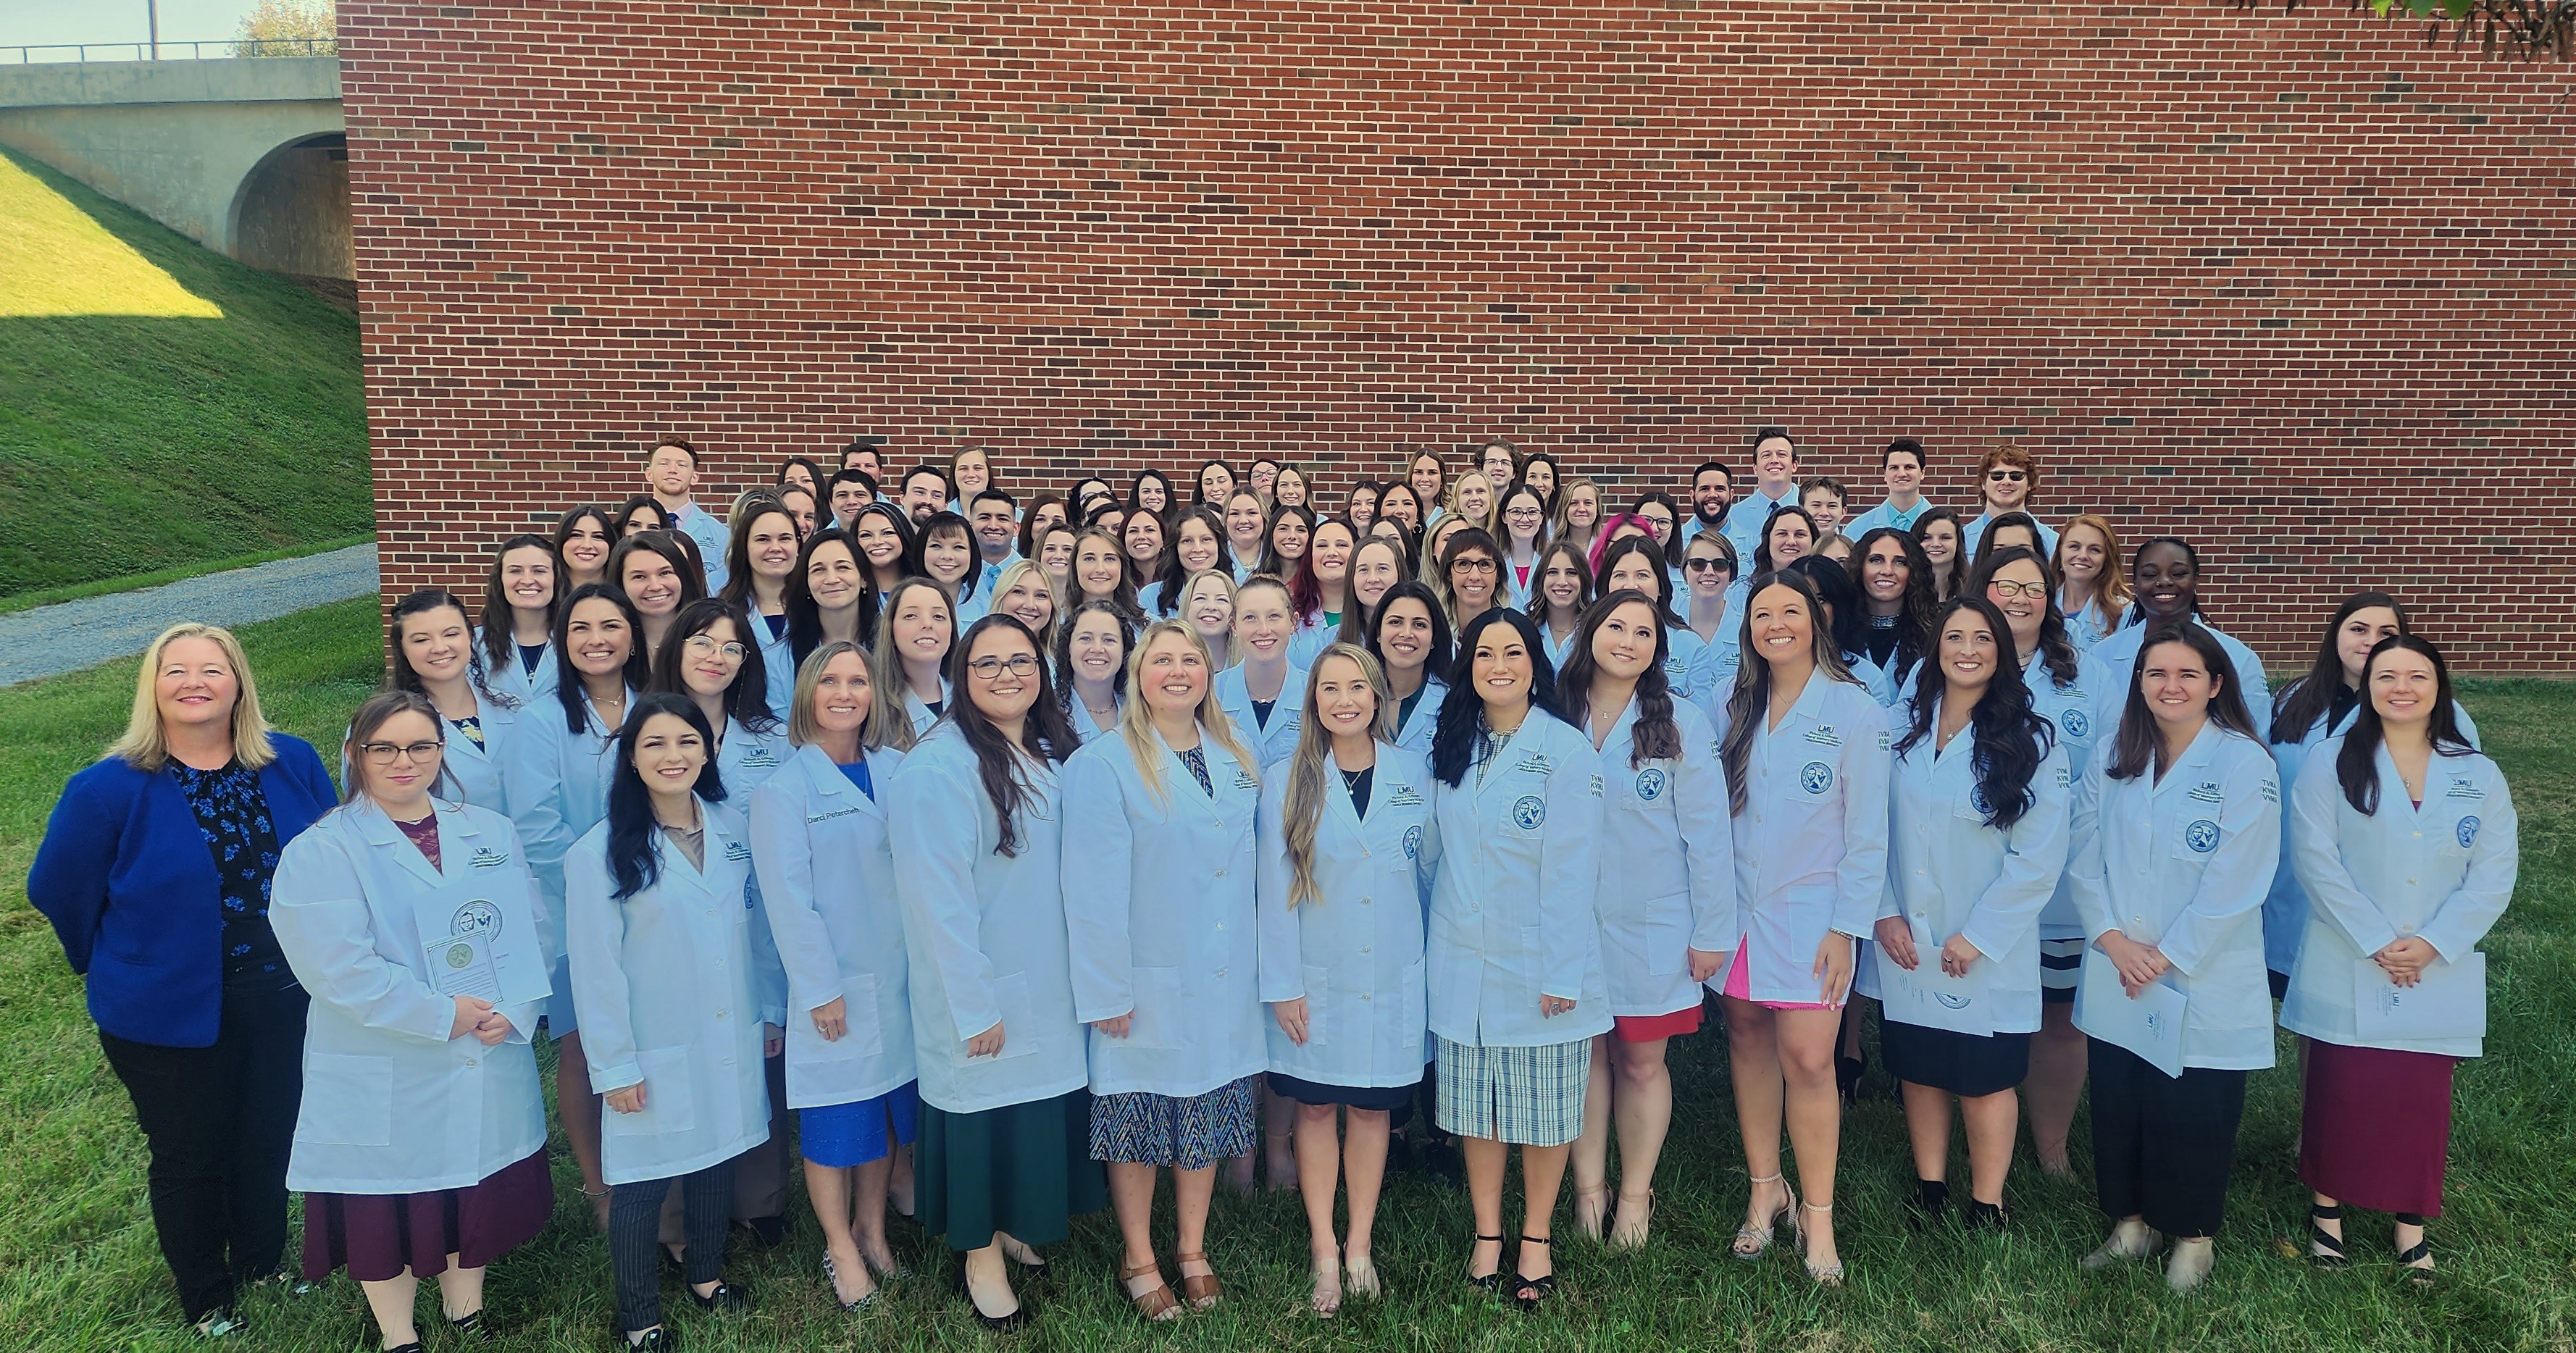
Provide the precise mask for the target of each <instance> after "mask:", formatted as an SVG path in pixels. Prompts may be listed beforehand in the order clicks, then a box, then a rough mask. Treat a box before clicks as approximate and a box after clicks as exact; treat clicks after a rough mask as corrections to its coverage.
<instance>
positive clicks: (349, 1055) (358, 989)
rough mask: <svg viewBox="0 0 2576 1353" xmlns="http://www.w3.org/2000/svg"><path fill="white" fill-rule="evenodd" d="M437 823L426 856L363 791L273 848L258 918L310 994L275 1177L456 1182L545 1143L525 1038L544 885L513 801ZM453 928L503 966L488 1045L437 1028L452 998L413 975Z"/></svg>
mask: <svg viewBox="0 0 2576 1353" xmlns="http://www.w3.org/2000/svg"><path fill="white" fill-rule="evenodd" d="M438 835H439V841H438V848H439V859H440V864H439V866H438V867H432V866H431V864H430V863H429V859H428V857H426V856H424V855H422V854H421V853H420V849H419V847H417V846H414V845H413V844H412V843H411V840H410V838H408V837H406V836H404V835H403V833H402V829H401V828H399V827H396V826H395V825H394V824H393V822H392V821H391V820H390V819H388V818H387V817H386V816H385V814H384V811H383V810H382V809H380V808H378V807H377V806H376V805H375V802H374V801H373V800H371V799H368V798H365V797H363V796H362V797H360V798H358V799H357V800H355V801H354V802H352V803H350V804H348V805H347V806H345V807H342V808H340V809H338V810H336V811H334V812H332V813H329V814H326V815H325V816H324V817H323V818H322V820H321V821H319V822H316V823H314V824H313V826H312V827H311V829H309V830H307V831H305V832H304V833H303V834H302V835H300V836H297V837H296V838H295V839H294V840H292V841H289V842H287V843H286V848H285V850H284V851H283V852H281V853H280V854H279V856H278V862H277V878H276V882H275V884H274V886H273V887H272V889H271V893H270V900H269V913H268V915H269V922H270V924H271V925H272V926H273V927H274V928H275V929H276V931H277V943H278V947H279V948H280V949H283V950H284V951H285V953H286V961H287V963H288V965H289V966H290V967H292V968H294V970H295V977H296V980H297V981H299V982H301V983H303V984H304V988H305V990H306V991H308V992H311V993H312V996H313V1004H312V1007H311V1009H310V1011H309V1012H308V1013H307V1015H306V1017H305V1035H304V1097H303V1104H302V1108H301V1109H300V1110H299V1112H298V1113H297V1115H296V1123H295V1144H294V1147H293V1150H292V1154H291V1155H290V1156H289V1157H288V1160H287V1172H286V1183H287V1187H288V1188H291V1189H296V1190H300V1191H303V1192H310V1193H367V1194H389V1193H427V1192H431V1191H433V1190H437V1189H461V1188H467V1187H471V1186H472V1185H474V1184H476V1183H478V1182H480V1181H482V1180H484V1179H488V1178H490V1177H491V1176H493V1175H495V1174H498V1173H499V1172H500V1171H501V1170H502V1169H504V1168H506V1167H508V1166H510V1165H513V1164H516V1163H517V1162H519V1161H521V1160H525V1159H527V1158H528V1157H529V1156H531V1155H534V1154H535V1153H537V1152H539V1151H542V1150H544V1149H545V1144H546V1113H545V1101H544V1098H543V1096H542V1094H541V1093H540V1091H539V1088H538V1083H537V1060H536V1056H535V1054H534V1053H533V1052H531V1051H530V1049H529V1044H528V1038H529V1035H530V1034H531V1033H532V1032H533V1031H534V1030H535V1029H536V1027H537V1016H538V1015H539V1014H540V1013H542V1012H543V1011H544V1009H545V992H546V982H547V974H548V973H549V971H550V970H551V968H552V956H551V955H550V954H549V953H548V952H547V950H546V948H545V931H546V927H545V925H544V924H543V922H544V919H545V901H544V899H543V898H542V897H541V896H540V895H539V894H538V892H537V888H536V882H535V880H534V879H533V878H532V877H530V875H529V873H528V866H527V861H526V858H525V856H524V853H523V852H522V851H521V850H520V849H519V840H518V836H517V834H516V833H514V832H513V831H512V830H511V827H510V821H509V819H508V818H505V817H503V816H501V815H500V814H499V813H496V812H493V811H491V810H490V809H487V808H480V807H474V806H471V805H466V804H441V805H440V806H439V807H438ZM462 929H477V930H481V931H482V932H483V933H484V934H485V935H486V937H487V942H488V944H489V946H490V952H491V957H492V963H493V966H494V968H495V969H496V971H497V975H498V976H499V978H500V981H501V990H502V995H503V996H504V998H505V999H503V1000H502V1001H499V1002H496V1003H495V1008H496V1009H498V1010H499V1011H500V1012H501V1014H502V1016H503V1017H504V1018H506V1019H508V1020H509V1021H510V1034H509V1037H508V1038H507V1039H505V1040H504V1041H503V1042H501V1043H500V1044H499V1045H497V1046H494V1047H488V1048H487V1047H485V1046H483V1043H482V1041H481V1040H480V1039H477V1038H475V1037H473V1036H472V1035H470V1034H469V1035H467V1036H465V1037H463V1038H450V1037H448V1033H449V1032H450V1031H451V1030H452V1029H453V1028H454V1027H455V1019H456V1002H455V1001H454V1000H453V999H452V998H450V997H447V996H444V995H441V994H439V992H438V989H437V988H436V987H435V986H433V985H431V983H430V981H429V980H428V978H427V977H426V976H425V975H424V974H426V973H427V972H428V971H430V967H429V965H430V961H431V959H430V955H429V954H428V953H427V952H425V946H427V945H428V944H429V943H431V942H433V941H436V940H438V939H440V938H442V937H444V936H447V935H450V934H454V933H457V932H458V931H459V930H462ZM513 997H515V999H510V998H513Z"/></svg>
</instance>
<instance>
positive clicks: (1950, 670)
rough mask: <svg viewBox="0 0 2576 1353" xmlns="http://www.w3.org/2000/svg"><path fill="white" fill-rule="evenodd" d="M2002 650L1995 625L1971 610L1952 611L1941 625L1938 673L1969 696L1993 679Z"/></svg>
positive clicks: (1980, 691)
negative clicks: (1996, 637) (1996, 635)
mask: <svg viewBox="0 0 2576 1353" xmlns="http://www.w3.org/2000/svg"><path fill="white" fill-rule="evenodd" d="M2002 653H2003V650H2002V648H2001V647H2000V646H1999V645H1998V644H1996V642H1995V627H1994V626H1993V625H1991V624H1989V623H1987V621H1986V618H1985V617H1984V616H1981V615H1979V614H1977V613H1976V612H1975V611H1973V610H1968V609H1965V608H1962V609H1960V610H1956V611H1952V612H1951V613H1950V619H1949V620H1948V621H1947V622H1946V623H1944V624H1943V625H1942V627H1941V675H1942V676H1943V677H1944V678H1945V679H1947V680H1948V682H1949V683H1950V687H1951V689H1953V690H1956V691H1958V692H1959V693H1961V694H1962V695H1966V696H1968V697H1969V698H1971V699H1973V698H1975V693H1982V692H1983V691H1984V690H1985V689H1986V686H1987V684H1988V683H1989V682H1992V681H1993V680H1994V679H1995V668H1996V666H1997V665H1998V664H1999V663H2000V662H2001V660H2002Z"/></svg>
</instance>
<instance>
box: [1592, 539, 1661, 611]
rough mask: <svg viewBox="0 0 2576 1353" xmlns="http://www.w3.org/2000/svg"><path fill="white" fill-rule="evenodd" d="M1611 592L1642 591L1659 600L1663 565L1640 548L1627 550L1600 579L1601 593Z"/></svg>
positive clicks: (1607, 593)
mask: <svg viewBox="0 0 2576 1353" xmlns="http://www.w3.org/2000/svg"><path fill="white" fill-rule="evenodd" d="M1613 592H1643V593H1645V594H1646V595H1647V596H1650V597H1653V598H1655V599H1656V600H1658V601H1660V600H1662V599H1663V595H1664V570H1663V566H1662V565H1660V564H1658V563H1656V562H1655V560H1654V557H1653V556H1651V555H1649V554H1647V553H1646V552H1644V551H1642V550H1629V551H1627V552H1625V553H1623V554H1621V555H1620V556H1619V557H1618V559H1616V560H1615V561H1613V562H1612V563H1611V565H1610V575H1609V576H1608V577H1606V578H1603V579H1602V580H1601V595H1603V596H1605V597H1606V596H1608V595H1610V594H1611V593H1613Z"/></svg>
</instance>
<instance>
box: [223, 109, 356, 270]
mask: <svg viewBox="0 0 2576 1353" xmlns="http://www.w3.org/2000/svg"><path fill="white" fill-rule="evenodd" d="M233 219H234V229H233V254H234V256H235V257H236V258H239V259H240V260H241V261H242V262H244V263H248V264H250V265H251V266H252V267H255V268H266V269H268V270H269V271H271V272H282V273H292V274H295V275H297V276H300V277H309V278H329V279H333V280H336V281H341V282H348V281H352V280H354V279H355V278H356V277H357V275H358V271H357V259H356V255H355V253H354V252H353V249H352V246H351V242H350V233H349V138H348V137H347V136H346V135H345V134H343V133H340V132H329V133H325V134H323V135H320V136H308V137H305V138H303V139H302V140H298V141H292V142H289V143H287V144H286V145H283V146H280V147H278V148H277V149H275V150H272V151H270V152H269V153H268V154H267V156H266V157H264V158H262V159H261V160H260V162H259V165H258V167H256V168H254V169H252V170H251V171H250V175H249V177H247V178H245V179H243V180H242V186H241V193H240V195H239V196H238V198H237V199H236V204H235V206H234V208H233Z"/></svg>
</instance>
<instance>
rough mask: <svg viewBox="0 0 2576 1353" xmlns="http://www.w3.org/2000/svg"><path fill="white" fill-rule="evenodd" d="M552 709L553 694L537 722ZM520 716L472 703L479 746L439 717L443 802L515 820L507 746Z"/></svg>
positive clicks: (484, 700)
mask: <svg viewBox="0 0 2576 1353" xmlns="http://www.w3.org/2000/svg"><path fill="white" fill-rule="evenodd" d="M550 708H556V707H555V703H554V697H553V695H552V694H551V693H550V694H548V695H547V697H546V702H545V704H544V705H541V706H539V707H538V708H537V710H536V713H537V715H538V717H540V718H543V717H544V716H545V713H546V711H547V710H548V709H550ZM521 713H522V711H521V710H520V709H519V708H517V707H516V706H512V705H506V704H504V703H503V702H502V701H501V700H500V699H496V698H494V697H492V696H489V695H483V694H480V693H478V694H477V695H476V696H475V698H474V717H475V726H476V727H477V728H479V729H481V730H482V733H483V740H482V741H481V742H476V741H475V740H474V737H473V735H472V734H469V733H467V732H466V731H465V726H464V725H463V724H460V723H458V722H456V721H455V720H453V719H450V718H447V717H446V716H444V715H441V716H440V717H439V720H438V724H439V728H438V732H439V735H440V736H441V737H443V738H445V739H446V740H447V746H446V751H445V753H444V755H443V756H442V757H441V758H440V761H441V764H442V766H443V767H444V769H445V770H446V772H447V776H448V779H449V781H450V782H451V783H447V784H442V785H440V786H439V787H438V790H437V793H438V795H439V796H440V797H441V798H453V799H456V800H458V801H461V802H464V803H470V804H473V805H474V806H475V807H477V808H489V809H491V810H492V811H493V812H496V813H499V814H500V815H501V816H503V817H509V816H510V815H511V814H510V792H509V776H508V773H507V768H508V764H509V761H508V758H509V743H510V738H511V734H512V730H513V728H514V727H515V726H516V725H517V723H518V721H519V718H520V715H521ZM556 713H557V717H558V718H560V717H561V710H560V709H556ZM348 732H349V730H348V729H346V728H343V729H342V730H341V733H340V745H341V747H342V748H343V749H344V750H343V752H342V754H341V756H340V783H342V784H344V785H345V784H347V783H349V771H350V766H349V757H348V754H347V752H346V750H345V749H346V748H347V746H348V743H349V738H348Z"/></svg>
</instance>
